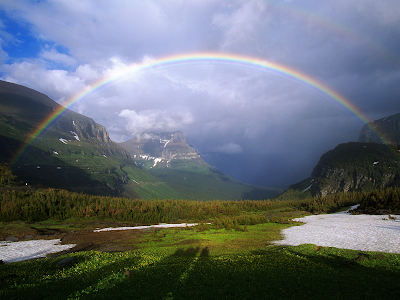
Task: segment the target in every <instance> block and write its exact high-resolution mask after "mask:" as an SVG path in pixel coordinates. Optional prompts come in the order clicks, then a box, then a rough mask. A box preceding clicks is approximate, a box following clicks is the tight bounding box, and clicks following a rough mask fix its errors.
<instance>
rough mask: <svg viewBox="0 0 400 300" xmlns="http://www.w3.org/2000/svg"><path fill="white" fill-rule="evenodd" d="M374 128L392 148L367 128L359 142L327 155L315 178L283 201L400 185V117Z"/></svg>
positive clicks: (296, 186) (293, 189) (297, 186)
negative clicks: (291, 197) (292, 198)
mask: <svg viewBox="0 0 400 300" xmlns="http://www.w3.org/2000/svg"><path fill="white" fill-rule="evenodd" d="M370 125H372V126H373V127H374V128H378V129H379V132H385V134H384V139H385V140H386V141H389V145H387V144H383V142H382V139H381V138H379V137H378V136H377V134H376V133H375V132H374V131H373V130H372V129H371V128H370V126H367V125H365V126H364V127H363V128H362V130H361V132H360V138H359V142H351V143H345V144H340V145H338V146H337V147H336V148H335V149H333V150H330V151H328V152H326V153H325V154H323V155H322V156H321V158H320V160H319V162H318V164H317V165H316V166H315V168H314V170H313V172H312V173H311V176H310V177H309V178H307V179H305V180H303V181H302V182H299V183H297V184H294V185H291V186H290V187H289V189H288V191H286V192H285V193H284V195H281V198H285V197H288V196H289V195H291V196H295V197H299V198H303V197H307V196H326V195H330V194H335V193H339V192H349V191H369V190H373V189H380V188H387V187H392V186H400V150H399V149H400V148H399V145H400V143H399V141H400V139H399V137H400V114H396V115H393V116H389V117H387V118H383V119H380V120H377V121H374V122H373V123H372V124H370ZM395 145H397V146H395Z"/></svg>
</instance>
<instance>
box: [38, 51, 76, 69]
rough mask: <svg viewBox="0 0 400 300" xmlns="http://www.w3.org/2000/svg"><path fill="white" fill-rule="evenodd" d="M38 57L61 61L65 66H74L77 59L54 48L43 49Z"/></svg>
mask: <svg viewBox="0 0 400 300" xmlns="http://www.w3.org/2000/svg"><path fill="white" fill-rule="evenodd" d="M40 57H42V58H44V59H46V60H49V61H52V62H56V63H61V64H63V65H65V66H74V65H76V64H77V60H76V59H75V58H73V57H71V56H69V55H67V54H64V53H60V52H58V51H57V50H56V49H54V48H50V49H46V50H43V51H42V52H41V53H40Z"/></svg>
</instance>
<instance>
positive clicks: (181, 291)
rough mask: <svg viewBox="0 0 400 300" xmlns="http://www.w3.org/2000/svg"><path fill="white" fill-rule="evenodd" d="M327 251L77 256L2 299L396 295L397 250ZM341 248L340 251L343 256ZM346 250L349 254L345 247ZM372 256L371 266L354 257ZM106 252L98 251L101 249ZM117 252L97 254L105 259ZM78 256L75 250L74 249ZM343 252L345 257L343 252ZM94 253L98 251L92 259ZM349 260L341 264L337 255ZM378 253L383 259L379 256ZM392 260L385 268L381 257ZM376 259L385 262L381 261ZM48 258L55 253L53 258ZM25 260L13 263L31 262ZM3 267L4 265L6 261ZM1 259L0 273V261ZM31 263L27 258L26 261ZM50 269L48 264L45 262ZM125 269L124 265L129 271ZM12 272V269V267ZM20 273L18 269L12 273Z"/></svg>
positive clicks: (4, 293) (399, 267) (189, 251)
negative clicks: (66, 271)
mask: <svg viewBox="0 0 400 300" xmlns="http://www.w3.org/2000/svg"><path fill="white" fill-rule="evenodd" d="M319 251H325V250H324V249H318V247H317V246H315V245H311V246H306V247H303V248H301V247H283V246H279V247H271V248H268V249H266V250H260V251H257V252H256V251H255V252H254V253H252V254H249V255H245V254H238V255H223V256H210V250H209V249H208V248H203V249H201V248H200V247H190V248H180V249H178V250H176V251H175V253H173V254H171V255H169V256H164V257H161V256H158V257H155V256H152V255H151V254H143V255H142V256H140V255H136V254H135V253H134V252H132V256H127V257H126V258H123V257H122V258H120V259H116V258H115V259H114V260H113V259H110V263H107V264H105V265H104V266H102V267H100V268H96V269H90V268H89V269H88V271H85V266H88V265H90V264H93V263H95V262H96V261H97V260H94V259H90V257H87V258H85V257H84V256H82V257H81V258H79V259H80V261H78V262H77V264H76V265H75V266H72V267H70V268H75V267H78V266H79V267H80V268H81V269H82V270H83V271H82V273H77V274H76V275H74V276H72V277H68V278H59V279H51V278H50V279H48V280H47V279H44V278H45V276H46V275H47V274H48V275H51V274H53V273H54V272H56V270H55V269H54V268H53V267H51V266H52V265H51V264H50V265H47V267H50V269H49V270H47V271H46V265H45V263H44V262H43V263H41V264H42V265H41V264H37V267H39V268H42V269H43V271H41V272H40V274H42V276H39V277H40V278H29V279H28V280H25V281H23V280H19V279H18V278H17V279H15V280H14V281H15V283H16V285H15V286H14V287H11V286H10V287H9V288H8V289H6V290H4V289H3V288H4V287H5V286H4V284H2V283H0V287H1V289H0V295H1V297H2V298H4V299H67V298H68V297H70V298H71V299H74V298H78V297H79V298H80V299H96V300H99V299H175V300H176V299H363V300H364V299H381V298H382V296H383V295H384V297H385V298H389V299H390V298H391V299H398V298H399V297H400V292H399V291H400V283H399V280H398V278H399V275H400V265H399V263H398V259H399V258H400V256H393V257H392V256H389V255H387V256H385V255H381V256H379V255H378V254H370V253H360V252H357V251H354V252H346V250H342V249H338V253H335V251H331V252H329V251H328V252H326V253H318V252H319ZM341 251H343V252H345V254H344V255H343V256H342V254H341ZM349 253H350V254H349ZM361 254H364V258H365V259H376V262H377V263H378V264H377V265H375V266H374V267H368V266H366V265H364V263H359V262H358V261H356V258H357V257H359V256H361ZM102 255H104V256H102ZM117 255H118V254H101V255H99V256H98V259H99V260H98V261H99V263H101V259H102V257H104V259H106V258H107V259H109V258H110V257H111V258H113V257H117ZM353 256H354V258H353ZM78 257H79V256H78ZM346 257H347V258H346ZM96 259H97V258H96ZM346 259H347V260H348V261H352V262H353V263H352V264H347V265H341V264H340V262H341V261H343V260H346ZM379 259H381V260H379ZM396 261H397V265H394V266H392V268H391V269H388V268H385V263H388V262H389V263H390V262H393V263H394V264H396ZM379 262H384V263H383V264H379ZM53 264H54V260H53ZM29 265H30V264H26V265H22V264H21V265H19V266H18V264H16V265H15V267H14V273H15V274H18V272H16V271H17V269H18V268H23V269H24V268H26V267H29ZM4 266H6V265H4ZM4 266H0V272H2V270H3V269H2V268H3V267H4ZM32 266H33V265H31V267H32ZM51 268H53V269H51ZM124 270H129V272H128V273H126V271H125V272H124ZM11 271H12V270H11ZM18 276H19V275H18Z"/></svg>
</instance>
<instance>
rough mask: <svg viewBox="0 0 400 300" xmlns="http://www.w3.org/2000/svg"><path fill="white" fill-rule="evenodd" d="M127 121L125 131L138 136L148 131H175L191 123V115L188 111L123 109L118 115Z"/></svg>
mask: <svg viewBox="0 0 400 300" xmlns="http://www.w3.org/2000/svg"><path fill="white" fill-rule="evenodd" d="M119 116H120V117H122V118H125V119H126V121H127V124H126V129H127V131H128V132H130V134H131V135H132V136H139V135H141V134H142V133H145V132H149V131H158V132H160V131H175V130H181V129H182V128H183V127H185V126H187V125H190V124H192V123H193V121H194V119H193V115H192V114H191V113H190V112H189V111H182V110H181V111H178V110H171V111H162V110H156V109H154V110H145V111H140V112H136V111H135V110H129V109H124V110H122V111H121V112H120V114H119Z"/></svg>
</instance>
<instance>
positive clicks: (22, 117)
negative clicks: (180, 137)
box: [0, 82, 183, 198]
mask: <svg viewBox="0 0 400 300" xmlns="http://www.w3.org/2000/svg"><path fill="white" fill-rule="evenodd" d="M58 107H59V104H57V103H56V102H54V101H53V100H51V99H50V98H48V97H47V96H45V95H43V94H41V93H39V92H36V91H34V90H31V89H28V88H25V87H23V86H19V85H15V84H12V83H7V82H0V144H1V146H2V147H1V148H0V163H7V164H9V165H10V164H11V163H13V164H12V165H10V166H11V168H12V170H13V172H14V173H15V174H16V175H17V176H18V177H19V178H20V179H21V180H22V181H23V182H24V183H26V184H28V185H34V186H43V187H57V188H65V189H68V190H71V191H76V192H85V193H89V194H97V195H115V196H117V195H123V196H127V197H132V198H171V197H173V198H181V197H183V195H182V194H180V193H177V192H175V191H174V190H173V189H171V188H170V187H169V186H168V185H167V184H165V183H163V182H161V181H160V180H159V179H157V178H155V177H153V176H151V175H150V174H148V173H147V172H145V171H143V170H142V169H140V168H138V167H137V166H136V165H135V164H134V162H133V161H132V160H131V158H130V155H129V153H127V152H126V151H125V150H123V149H122V148H121V147H120V146H119V145H118V144H116V143H114V142H113V141H111V140H110V138H109V136H108V133H107V131H106V130H105V128H104V127H103V126H101V125H99V124H96V123H95V122H94V121H93V120H92V119H90V118H87V117H85V116H82V115H80V114H77V113H75V112H73V111H70V110H66V111H65V112H64V113H63V115H62V117H61V118H59V119H57V120H56V122H55V123H54V124H52V126H51V127H49V128H47V129H46V130H45V131H44V132H43V134H41V135H40V136H39V137H38V139H36V140H34V142H33V143H32V144H31V145H29V146H28V147H27V148H26V149H25V151H24V152H22V154H21V155H20V156H19V157H18V159H17V160H15V157H16V155H17V154H18V152H19V150H20V149H22V148H23V147H24V144H25V141H26V140H28V137H29V135H30V134H31V133H32V132H34V131H35V129H36V128H38V126H40V124H41V123H42V122H43V120H45V118H46V117H47V116H49V115H50V114H52V113H53V111H54V110H56V109H57V108H58Z"/></svg>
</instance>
